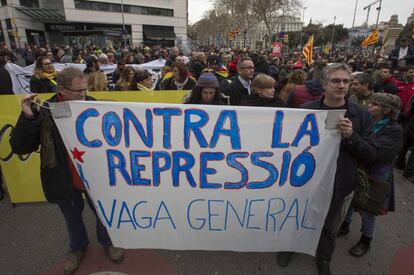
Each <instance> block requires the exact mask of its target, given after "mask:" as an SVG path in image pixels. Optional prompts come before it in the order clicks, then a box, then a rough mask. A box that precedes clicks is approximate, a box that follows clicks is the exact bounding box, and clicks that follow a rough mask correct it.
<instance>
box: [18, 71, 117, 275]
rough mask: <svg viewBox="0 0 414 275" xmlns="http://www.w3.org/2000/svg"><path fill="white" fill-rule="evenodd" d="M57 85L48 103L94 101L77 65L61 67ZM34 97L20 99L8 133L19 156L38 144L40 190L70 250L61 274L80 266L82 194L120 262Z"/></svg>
mask: <svg viewBox="0 0 414 275" xmlns="http://www.w3.org/2000/svg"><path fill="white" fill-rule="evenodd" d="M57 85H58V92H57V93H56V95H54V96H53V97H52V98H50V99H49V102H60V101H69V100H94V99H93V98H91V97H88V96H86V89H87V78H86V76H85V75H84V74H83V73H82V71H80V70H79V69H77V68H72V67H68V68H65V69H64V70H62V71H61V73H60V74H59V76H58V79H57ZM36 96H37V95H36V94H30V95H27V96H25V97H24V98H23V99H22V102H21V106H22V112H21V114H20V116H19V119H18V121H17V124H16V126H15V128H14V130H13V132H12V134H11V138H10V145H11V147H12V150H13V153H15V154H19V155H22V154H29V153H32V152H34V151H37V150H38V149H39V147H40V159H41V164H42V165H41V181H42V187H43V192H44V194H45V197H46V199H47V200H48V201H49V202H51V203H56V204H58V206H59V208H60V211H61V212H62V214H63V216H64V218H65V221H66V225H67V229H68V233H69V241H70V249H71V253H70V256H69V258H68V260H67V261H66V263H65V265H64V272H65V274H73V272H74V271H75V270H76V269H77V268H78V267H79V266H80V263H81V260H82V258H83V256H84V254H85V250H86V247H87V246H88V244H89V239H88V235H87V232H86V229H85V225H84V223H83V219H82V211H83V208H84V200H83V197H82V195H83V196H85V197H86V200H87V202H88V205H89V207H90V208H91V209H92V211H93V213H94V214H95V218H96V227H97V237H98V241H99V242H100V243H101V244H102V245H103V246H104V247H105V249H106V251H107V253H108V255H109V258H110V259H111V260H112V261H113V262H120V261H122V258H123V250H122V249H120V248H116V247H113V246H112V242H111V239H110V238H109V235H108V232H107V230H106V228H105V227H104V226H103V224H102V223H101V221H100V220H99V218H98V216H97V214H96V210H95V207H94V205H93V203H92V201H91V199H90V198H89V196H88V194H87V193H86V192H85V188H84V185H83V182H82V180H81V178H80V176H79V174H78V171H77V170H76V168H75V166H74V165H73V162H72V160H71V159H70V156H69V153H68V152H67V151H66V148H65V145H64V144H63V141H62V138H61V136H60V133H59V131H58V129H57V126H56V124H55V123H54V121H53V119H52V116H51V113H50V111H49V109H48V106H47V104H45V106H43V107H42V108H37V105H36V104H34V103H33V102H34V100H35V97H36Z"/></svg>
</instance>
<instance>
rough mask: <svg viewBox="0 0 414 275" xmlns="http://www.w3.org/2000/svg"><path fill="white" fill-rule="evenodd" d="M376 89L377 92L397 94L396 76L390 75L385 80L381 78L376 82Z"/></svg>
mask: <svg viewBox="0 0 414 275" xmlns="http://www.w3.org/2000/svg"><path fill="white" fill-rule="evenodd" d="M374 91H375V92H376V93H389V94H393V95H395V94H397V92H398V88H397V80H395V78H394V77H392V76H390V77H388V78H387V79H385V80H380V81H379V82H377V83H376V84H375V87H374Z"/></svg>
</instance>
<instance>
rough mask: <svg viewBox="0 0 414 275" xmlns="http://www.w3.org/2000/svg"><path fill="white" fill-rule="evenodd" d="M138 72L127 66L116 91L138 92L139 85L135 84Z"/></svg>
mask: <svg viewBox="0 0 414 275" xmlns="http://www.w3.org/2000/svg"><path fill="white" fill-rule="evenodd" d="M135 75H136V72H135V70H134V68H132V67H131V66H126V67H125V68H124V70H123V71H122V73H121V76H120V77H119V80H118V82H117V83H116V88H115V90H116V91H136V90H137V83H136V82H135Z"/></svg>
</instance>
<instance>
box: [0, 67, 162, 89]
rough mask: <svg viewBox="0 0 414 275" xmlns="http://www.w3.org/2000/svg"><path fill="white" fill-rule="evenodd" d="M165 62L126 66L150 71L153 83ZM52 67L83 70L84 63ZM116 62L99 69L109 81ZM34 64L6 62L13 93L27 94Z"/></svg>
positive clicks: (58, 69) (59, 69) (159, 75)
mask: <svg viewBox="0 0 414 275" xmlns="http://www.w3.org/2000/svg"><path fill="white" fill-rule="evenodd" d="M164 64H165V59H157V60H153V61H151V62H148V63H144V64H128V66H131V67H133V68H134V69H135V70H139V69H141V70H148V71H149V72H150V73H151V76H152V79H153V80H154V83H156V82H157V80H158V79H159V78H160V77H161V69H162V67H163V66H164ZM53 66H54V68H55V69H56V71H58V72H60V71H61V70H63V69H64V68H66V67H74V68H78V69H80V70H82V71H83V70H84V69H85V68H86V65H85V64H74V63H67V64H62V63H53ZM116 66H117V65H116V64H113V65H101V66H100V67H99V69H100V70H101V71H102V72H103V73H105V74H106V76H107V78H108V81H109V82H110V83H111V80H112V73H113V72H114V71H115V69H116ZM34 67H35V65H34V64H32V65H30V66H26V67H20V66H19V65H16V64H14V63H7V64H6V66H5V68H6V70H7V71H8V72H9V74H10V77H11V79H12V83H13V92H14V93H15V94H27V93H30V84H29V83H30V78H31V77H32V75H33V70H34ZM111 85H113V87H115V83H112V84H111Z"/></svg>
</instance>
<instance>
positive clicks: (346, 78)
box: [278, 63, 376, 274]
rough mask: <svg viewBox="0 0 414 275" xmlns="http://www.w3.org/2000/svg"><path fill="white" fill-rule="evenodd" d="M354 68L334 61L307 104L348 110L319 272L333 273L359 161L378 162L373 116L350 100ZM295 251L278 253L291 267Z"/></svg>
mask: <svg viewBox="0 0 414 275" xmlns="http://www.w3.org/2000/svg"><path fill="white" fill-rule="evenodd" d="M350 82H351V70H350V68H349V67H348V66H347V65H345V64H339V63H338V64H332V65H330V66H327V67H325V70H324V73H323V87H324V90H325V95H324V97H322V99H321V100H318V101H313V102H310V103H307V104H305V105H304V106H302V107H304V108H306V109H324V110H334V109H345V110H346V113H345V117H344V118H341V119H340V120H339V123H338V128H339V130H340V131H341V132H342V141H341V145H340V149H339V156H338V160H337V170H336V174H335V181H334V193H333V197H332V201H331V205H330V207H329V211H328V214H327V216H326V218H325V223H324V226H323V229H322V233H321V236H320V239H319V244H318V248H317V250H316V264H317V267H318V271H319V274H331V270H330V266H329V263H330V261H331V257H332V254H333V252H334V250H335V242H336V235H337V232H338V230H339V227H340V225H341V223H342V221H343V220H344V218H345V214H346V212H347V210H348V207H349V205H350V203H351V200H352V195H353V191H354V188H355V184H356V175H357V167H358V164H359V163H361V162H362V163H369V162H371V161H374V159H375V156H376V147H375V146H374V144H373V142H374V140H373V139H374V135H373V132H372V130H371V129H372V119H371V117H370V116H369V113H368V112H367V111H366V110H364V109H362V108H361V107H359V106H358V105H356V104H354V103H351V102H348V100H347V99H346V94H347V93H348V89H349V84H350ZM291 256H292V253H290V252H282V253H279V254H278V264H279V265H280V266H287V265H288V263H289V261H290V258H291Z"/></svg>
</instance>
